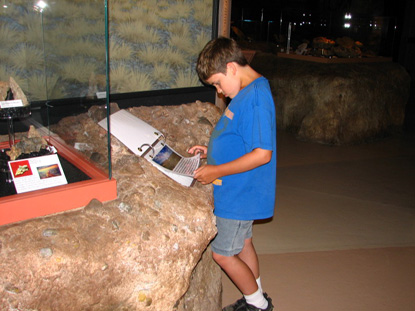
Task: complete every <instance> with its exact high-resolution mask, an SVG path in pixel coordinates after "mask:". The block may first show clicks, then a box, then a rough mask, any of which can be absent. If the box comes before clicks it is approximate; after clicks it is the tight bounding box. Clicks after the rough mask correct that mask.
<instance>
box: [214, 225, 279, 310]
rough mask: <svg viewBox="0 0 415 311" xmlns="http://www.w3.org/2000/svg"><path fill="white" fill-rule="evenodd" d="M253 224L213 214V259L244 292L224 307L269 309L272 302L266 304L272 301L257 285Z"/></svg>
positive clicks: (257, 268) (257, 272) (233, 308)
mask: <svg viewBox="0 0 415 311" xmlns="http://www.w3.org/2000/svg"><path fill="white" fill-rule="evenodd" d="M252 223H253V221H239V220H231V219H225V218H220V217H216V226H217V228H218V234H217V236H216V237H215V239H214V241H213V242H212V245H211V246H212V251H213V259H214V260H215V261H216V262H217V263H218V265H219V266H220V267H221V268H222V269H223V270H224V271H225V273H226V274H227V275H228V276H229V278H230V279H231V280H232V281H233V282H234V284H235V285H236V286H237V287H238V289H239V290H240V291H241V292H242V294H243V295H244V298H243V299H240V300H238V301H237V302H236V303H235V304H232V305H229V306H227V307H225V308H224V309H223V310H265V309H266V310H272V304H270V305H269V303H268V302H270V301H271V300H270V299H269V298H268V297H267V296H266V297H265V296H264V295H263V293H262V289H261V288H259V264H258V256H257V254H256V251H255V248H254V246H253V244H252ZM257 282H258V283H257ZM268 305H269V308H268ZM242 308H243V309H242Z"/></svg>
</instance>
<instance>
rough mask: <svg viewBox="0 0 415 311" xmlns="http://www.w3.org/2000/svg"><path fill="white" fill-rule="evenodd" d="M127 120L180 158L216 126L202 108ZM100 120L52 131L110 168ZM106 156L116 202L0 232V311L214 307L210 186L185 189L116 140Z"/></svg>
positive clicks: (214, 116)
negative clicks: (147, 129)
mask: <svg viewBox="0 0 415 311" xmlns="http://www.w3.org/2000/svg"><path fill="white" fill-rule="evenodd" d="M113 108H114V109H113V110H115V109H116V107H114V106H113ZM130 112H132V113H133V114H135V115H137V116H139V117H140V118H141V119H143V120H145V121H147V122H148V123H150V124H152V125H153V126H154V127H156V128H158V129H159V130H160V131H162V132H163V133H164V134H165V135H166V139H167V142H168V143H169V145H171V146H172V147H173V148H175V149H176V150H177V151H178V152H180V153H182V154H185V152H186V149H187V148H188V147H189V146H190V145H192V144H194V143H202V144H204V143H207V141H208V139H209V135H210V132H211V130H212V125H213V124H215V123H216V122H217V120H218V118H219V112H218V110H217V108H216V107H215V106H214V105H213V104H208V103H201V102H196V103H193V104H189V105H182V106H170V107H137V108H132V109H130ZM103 116H105V113H104V110H103V109H102V108H101V107H92V108H91V109H90V110H89V113H88V114H83V115H80V116H77V117H68V118H65V119H63V120H62V121H61V122H60V123H59V124H57V125H56V126H54V127H53V131H54V132H55V133H57V134H59V135H60V136H61V138H63V139H64V140H66V141H67V143H68V144H69V145H73V144H74V143H76V142H78V143H84V144H87V145H88V148H86V149H85V151H84V154H85V155H86V156H87V157H89V158H90V159H91V160H93V161H94V162H96V163H97V164H98V165H99V166H101V167H102V168H103V169H107V168H108V163H107V156H106V151H107V147H106V131H104V130H103V129H102V128H101V127H100V126H99V125H98V124H97V123H96V122H97V121H99V120H101V119H102V118H103ZM112 155H113V157H112V164H113V165H112V167H113V177H114V178H115V179H116V180H117V190H118V199H117V200H114V201H111V202H106V203H101V202H99V201H97V200H92V201H91V202H90V203H89V205H88V206H86V207H85V208H82V209H80V210H77V211H72V212H67V213H64V214H59V215H53V216H49V217H44V218H39V219H34V220H29V221H25V222H22V223H18V224H13V225H7V226H3V227H0V271H1V273H0V310H65V311H71V310H74V311H81V310H99V311H104V310H111V311H115V310H145V311H147V310H148V311H160V310H177V311H184V310H193V311H196V310H203V311H210V310H211V311H216V310H219V309H220V305H221V298H220V288H221V282H220V270H219V268H218V267H217V265H215V264H214V263H213V262H212V259H211V256H210V250H209V249H207V250H206V248H207V246H208V243H209V242H210V240H211V239H212V238H213V237H214V236H215V234H216V228H215V225H214V217H213V214H212V206H213V205H212V195H211V187H210V186H202V185H200V184H196V185H195V186H194V187H192V188H186V187H183V186H181V185H180V184H178V183H176V182H174V181H173V180H171V179H169V178H168V177H166V176H165V175H164V174H162V173H161V172H159V171H158V170H157V169H155V168H154V167H152V165H151V164H149V163H148V162H147V161H145V160H143V159H142V158H138V157H137V156H135V155H133V154H132V153H131V152H130V151H129V150H128V149H127V148H126V147H125V146H124V145H122V144H121V143H120V142H119V141H118V140H117V139H116V138H112ZM203 254H204V255H203ZM202 255H203V256H202ZM201 258H202V260H201ZM198 263H199V264H198ZM189 286H190V289H189ZM186 292H187V293H186Z"/></svg>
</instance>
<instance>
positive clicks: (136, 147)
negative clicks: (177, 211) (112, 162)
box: [98, 110, 200, 187]
mask: <svg viewBox="0 0 415 311" xmlns="http://www.w3.org/2000/svg"><path fill="white" fill-rule="evenodd" d="M98 124H99V125H100V126H102V127H103V128H104V129H106V130H108V129H107V118H105V119H103V120H101V121H100V122H98ZM110 128H111V134H112V135H114V136H115V137H117V138H118V139H119V140H120V141H121V142H122V143H123V144H124V145H125V146H126V147H127V148H128V149H130V150H131V151H132V152H133V153H134V154H136V155H138V156H141V157H143V158H144V159H146V160H147V161H149V162H150V163H151V164H152V165H153V166H155V167H156V168H157V169H159V170H160V171H161V172H163V173H164V174H165V175H167V176H168V177H170V178H171V179H173V180H175V181H176V182H178V183H180V184H182V185H183V186H186V187H190V186H191V185H192V184H193V182H194V179H193V172H194V171H195V170H196V169H197V168H198V167H199V163H200V154H197V155H195V156H193V157H183V156H182V155H180V154H179V153H177V152H176V151H175V150H173V148H171V147H170V146H169V145H167V144H166V142H165V137H164V135H163V134H162V133H161V132H160V131H159V130H157V129H156V128H154V127H152V126H151V125H150V124H148V123H146V122H144V121H143V120H141V119H140V118H137V117H136V116H134V115H133V114H131V113H130V112H128V111H126V110H120V111H117V112H116V113H114V114H112V115H111V116H110Z"/></svg>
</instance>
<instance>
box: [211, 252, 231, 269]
mask: <svg viewBox="0 0 415 311" xmlns="http://www.w3.org/2000/svg"><path fill="white" fill-rule="evenodd" d="M212 258H213V260H214V261H215V262H216V263H217V264H218V265H219V266H222V265H224V264H226V262H227V261H229V259H230V258H232V257H228V256H224V255H220V254H218V253H215V252H212Z"/></svg>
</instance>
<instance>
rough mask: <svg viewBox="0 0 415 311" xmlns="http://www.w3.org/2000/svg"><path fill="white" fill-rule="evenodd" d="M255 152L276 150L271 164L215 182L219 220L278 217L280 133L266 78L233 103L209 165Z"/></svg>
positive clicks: (213, 143)
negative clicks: (276, 211)
mask: <svg viewBox="0 0 415 311" xmlns="http://www.w3.org/2000/svg"><path fill="white" fill-rule="evenodd" d="M255 148H261V149H266V150H272V159H271V161H270V162H268V163H267V164H264V165H262V166H259V167H257V168H255V169H252V170H250V171H247V172H243V173H239V174H234V175H229V176H223V177H221V178H220V179H217V180H216V181H214V182H213V187H214V189H213V195H214V204H215V210H214V214H215V215H216V216H219V217H222V218H228V219H237V220H255V219H266V218H270V217H272V216H273V214H274V206H275V187H276V177H277V130H276V118H275V106H274V101H273V98H272V94H271V90H270V87H269V83H268V80H267V79H265V78H264V77H260V78H258V79H256V80H254V81H253V82H252V83H250V84H249V85H247V86H246V87H245V88H243V89H242V90H241V91H239V93H238V94H237V95H236V96H235V97H234V98H233V99H232V101H231V102H230V104H229V106H228V108H227V109H226V110H225V112H224V113H223V115H222V117H221V118H220V120H219V121H218V123H217V124H216V126H215V128H214V130H213V132H212V136H211V137H210V141H209V146H208V155H207V158H208V164H212V165H219V164H223V163H227V162H230V161H232V160H235V159H237V158H240V157H241V156H243V155H244V154H247V153H249V152H251V151H252V150H254V149H255Z"/></svg>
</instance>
